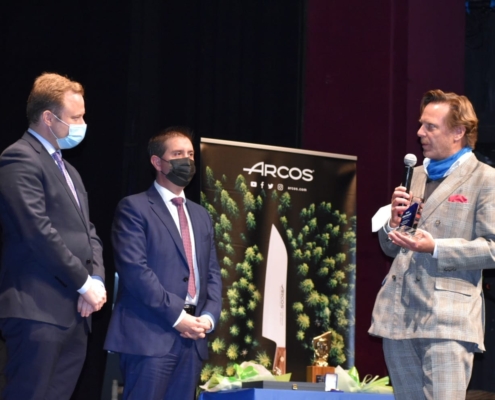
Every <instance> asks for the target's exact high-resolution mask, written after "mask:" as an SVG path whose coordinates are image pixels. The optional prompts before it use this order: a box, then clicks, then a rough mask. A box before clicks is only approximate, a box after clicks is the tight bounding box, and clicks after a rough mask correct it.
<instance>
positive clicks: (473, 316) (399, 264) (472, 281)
mask: <svg viewBox="0 0 495 400" xmlns="http://www.w3.org/2000/svg"><path fill="white" fill-rule="evenodd" d="M426 178H427V177H426V173H425V172H424V169H423V166H420V167H416V168H415V169H414V174H413V181H412V185H411V192H412V193H413V194H414V195H415V196H420V197H421V196H422V195H423V193H424V188H425V183H426ZM461 196H463V199H464V200H467V202H459V198H460V197H461ZM418 228H420V229H423V230H425V231H427V232H429V233H430V234H431V235H432V236H433V237H434V238H435V240H436V244H437V249H438V257H437V258H433V256H432V255H431V254H426V253H416V252H413V251H409V250H406V249H403V248H400V247H399V246H397V245H395V244H393V243H392V242H391V241H389V240H388V237H387V233H386V232H385V231H384V229H381V230H380V232H379V234H378V236H379V240H380V245H381V247H382V249H383V251H384V252H385V253H386V254H387V255H388V256H391V257H395V259H394V261H393V263H392V266H391V268H390V271H389V273H388V274H387V276H386V277H385V279H384V280H383V283H382V287H381V289H380V291H379V293H378V296H377V298H376V302H375V306H374V309H373V314H372V323H371V327H370V329H369V333H370V334H371V335H374V336H380V337H384V338H389V339H395V340H398V339H413V338H436V339H450V340H460V341H466V342H472V343H475V344H476V345H477V350H478V351H480V352H481V351H483V350H484V349H485V347H484V344H483V337H484V300H483V293H482V286H481V280H482V270H483V269H485V268H495V243H494V239H495V169H494V168H492V167H490V166H488V165H486V164H483V163H481V162H479V161H478V160H477V159H476V157H475V156H474V155H471V156H470V157H469V158H468V160H466V161H465V162H464V163H462V164H461V165H460V166H459V167H458V168H457V169H456V170H454V171H453V172H452V173H451V174H450V175H449V176H448V177H447V178H445V180H444V181H443V182H442V183H441V184H440V185H439V186H438V187H437V189H436V190H435V191H434V192H433V193H432V195H431V196H430V197H429V198H428V199H427V201H426V203H425V204H424V208H423V212H422V215H421V218H420V220H419V224H418Z"/></svg>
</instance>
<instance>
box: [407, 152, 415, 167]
mask: <svg viewBox="0 0 495 400" xmlns="http://www.w3.org/2000/svg"><path fill="white" fill-rule="evenodd" d="M417 162H418V159H417V158H416V156H415V155H414V154H406V156H405V157H404V164H405V165H407V166H408V167H414V166H415V165H416V163H417Z"/></svg>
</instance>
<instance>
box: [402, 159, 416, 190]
mask: <svg viewBox="0 0 495 400" xmlns="http://www.w3.org/2000/svg"><path fill="white" fill-rule="evenodd" d="M417 161H418V159H417V158H416V156H415V155H414V154H406V156H405V157H404V164H405V168H404V177H403V179H402V186H405V187H406V193H409V190H410V189H411V181H412V177H413V172H414V166H415V165H416V162H417Z"/></svg>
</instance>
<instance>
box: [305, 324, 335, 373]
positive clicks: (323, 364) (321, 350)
mask: <svg viewBox="0 0 495 400" xmlns="http://www.w3.org/2000/svg"><path fill="white" fill-rule="evenodd" d="M331 340H332V331H328V332H325V333H322V334H321V335H320V336H316V337H315V338H313V349H314V352H315V356H314V361H313V365H312V366H309V367H306V381H308V382H322V379H324V377H325V374H333V373H334V372H335V368H334V367H329V366H328V353H329V352H330V349H331V347H332V345H331Z"/></svg>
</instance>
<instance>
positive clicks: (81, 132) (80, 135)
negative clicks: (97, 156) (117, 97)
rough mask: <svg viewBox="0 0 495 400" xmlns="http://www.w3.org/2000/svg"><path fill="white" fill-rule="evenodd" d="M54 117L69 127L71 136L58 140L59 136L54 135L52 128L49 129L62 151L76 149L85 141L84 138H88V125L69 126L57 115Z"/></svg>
mask: <svg viewBox="0 0 495 400" xmlns="http://www.w3.org/2000/svg"><path fill="white" fill-rule="evenodd" d="M52 114H53V113H52ZM53 116H54V117H55V118H57V119H58V120H59V121H60V122H62V123H63V124H65V125H67V126H68V127H69V134H68V135H67V136H66V137H64V138H58V137H57V135H55V134H54V133H53V131H52V128H51V127H49V128H50V132H51V133H52V135H53V136H55V139H56V140H57V144H58V147H59V148H60V149H61V150H64V149H72V148H73V147H76V146H77V145H78V144H79V143H81V142H82V141H83V139H84V136H86V128H87V127H88V125H86V124H68V123H66V122H64V121H62V120H61V119H60V118H59V117H57V116H56V115H55V114H53Z"/></svg>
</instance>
